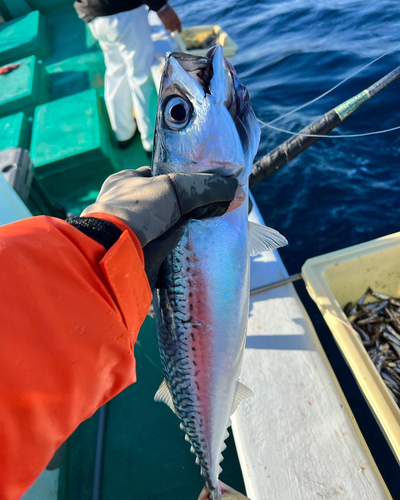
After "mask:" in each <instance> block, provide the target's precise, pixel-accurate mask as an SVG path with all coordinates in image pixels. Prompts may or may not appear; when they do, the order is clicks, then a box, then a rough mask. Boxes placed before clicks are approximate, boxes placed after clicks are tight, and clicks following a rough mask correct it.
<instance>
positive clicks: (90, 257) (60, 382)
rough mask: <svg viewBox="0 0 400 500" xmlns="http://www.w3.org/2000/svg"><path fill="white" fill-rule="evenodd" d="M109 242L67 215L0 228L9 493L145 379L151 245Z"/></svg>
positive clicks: (0, 465)
mask: <svg viewBox="0 0 400 500" xmlns="http://www.w3.org/2000/svg"><path fill="white" fill-rule="evenodd" d="M102 218H104V219H107V220H108V221H110V222H113V223H114V224H115V225H117V226H118V227H119V228H120V229H121V230H122V231H123V233H122V235H121V236H120V237H119V239H118V240H117V241H116V243H114V245H113V246H112V247H111V248H110V249H109V250H108V251H106V250H105V248H104V247H103V246H102V245H100V244H99V243H97V242H96V241H94V240H93V239H91V238H89V237H88V236H86V235H85V234H83V233H82V232H80V231H79V230H78V229H76V228H74V227H72V226H71V225H70V224H68V223H67V222H65V221H62V220H59V219H54V218H51V217H45V216H41V217H34V218H31V219H26V220H22V221H19V222H15V223H12V224H9V225H6V226H3V227H1V228H0V290H1V306H0V328H1V333H0V499H1V500H17V499H19V498H20V497H21V495H22V494H23V493H24V492H25V490H27V489H28V488H29V486H30V485H31V484H32V483H33V482H34V481H35V479H36V477H37V476H38V475H39V474H40V473H41V472H42V471H43V470H44V469H45V467H46V465H47V464H48V462H49V461H50V459H51V458H52V456H53V454H54V452H55V451H56V450H57V448H58V447H59V446H60V445H61V444H62V443H63V442H64V441H65V440H66V438H67V437H68V436H69V435H70V434H71V433H72V432H73V431H74V430H75V429H76V427H77V426H78V425H79V424H80V423H81V422H82V421H83V420H85V419H87V418H89V417H90V416H91V415H92V414H93V413H94V412H95V411H96V410H97V409H98V408H99V407H100V406H101V405H103V404H104V403H106V402H107V401H109V400H110V399H111V398H112V397H114V396H115V395H116V394H118V393H119V392H121V391H122V390H123V389H124V388H125V387H127V386H128V385H130V384H132V383H133V382H135V381H136V371H135V358H134V356H133V344H134V343H135V341H136V338H137V335H138V331H139V329H140V326H141V324H142V322H143V321H144V319H145V317H146V314H147V311H148V307H149V305H150V300H151V292H150V288H149V284H148V281H147V277H146V274H145V271H144V259H143V252H142V248H141V246H140V243H139V241H138V239H137V238H136V236H135V235H134V234H133V232H132V231H131V230H130V229H129V228H128V227H127V226H126V225H125V224H124V223H123V222H122V221H120V220H119V219H117V218H115V217H112V216H109V215H104V217H102Z"/></svg>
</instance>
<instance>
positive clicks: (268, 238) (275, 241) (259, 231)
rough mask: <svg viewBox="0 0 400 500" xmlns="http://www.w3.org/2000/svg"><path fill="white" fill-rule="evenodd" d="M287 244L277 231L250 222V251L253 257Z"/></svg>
mask: <svg viewBox="0 0 400 500" xmlns="http://www.w3.org/2000/svg"><path fill="white" fill-rule="evenodd" d="M287 244H288V241H287V239H286V238H285V237H284V236H282V235H281V233H279V232H278V231H277V230H276V229H272V228H271V227H267V226H262V225H261V224H257V223H256V222H251V221H249V250H250V255H251V256H252V257H254V256H255V255H258V254H259V253H262V252H266V251H269V250H274V249H275V248H280V247H284V246H285V245H287Z"/></svg>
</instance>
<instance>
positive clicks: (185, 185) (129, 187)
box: [82, 167, 238, 288]
mask: <svg viewBox="0 0 400 500" xmlns="http://www.w3.org/2000/svg"><path fill="white" fill-rule="evenodd" d="M237 186H238V182H237V180H236V179H234V178H227V177H221V176H220V175H216V174H166V175H158V176H156V177H152V175H151V169H150V168H149V167H142V168H139V169H137V170H123V171H121V172H118V173H117V174H114V175H111V176H110V177H109V178H108V179H107V180H106V181H105V183H104V184H103V186H102V188H101V190H100V193H99V195H98V197H97V200H96V202H95V203H94V204H93V205H90V206H89V207H87V208H86V209H85V210H84V211H83V212H82V215H86V216H87V215H89V214H91V213H96V212H100V213H107V214H111V215H114V216H116V217H118V218H120V219H121V220H123V221H124V222H125V223H126V224H127V225H128V226H129V227H130V228H131V229H132V230H133V232H134V233H135V234H136V236H137V237H138V239H139V241H140V243H141V245H142V247H143V252H144V256H145V268H146V273H147V277H148V279H149V282H150V286H151V288H154V285H155V283H156V280H157V275H158V271H159V268H160V266H161V264H162V262H163V261H164V260H165V258H166V256H167V255H168V254H169V253H170V252H171V250H173V248H174V247H175V246H176V245H177V243H178V242H179V240H180V239H181V237H182V234H183V231H184V228H185V225H186V224H187V222H188V221H189V220H190V219H204V218H208V217H217V216H221V215H223V214H224V213H225V212H226V211H227V210H228V208H229V205H230V203H231V201H232V200H233V199H234V197H235V192H236V188H237Z"/></svg>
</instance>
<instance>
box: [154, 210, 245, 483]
mask: <svg viewBox="0 0 400 500" xmlns="http://www.w3.org/2000/svg"><path fill="white" fill-rule="evenodd" d="M247 210H248V207H247V203H245V204H244V205H242V207H240V208H239V209H237V210H235V211H233V212H230V213H228V214H226V215H224V216H223V217H221V218H218V219H212V220H206V221H191V222H190V223H189V225H188V227H187V228H186V230H185V233H184V236H183V237H182V240H181V241H180V243H179V244H178V246H177V247H176V249H175V250H174V251H173V252H172V253H171V255H170V256H169V257H168V259H167V261H166V262H165V264H164V271H163V273H164V276H163V285H162V286H163V289H161V290H158V291H157V292H156V295H157V297H156V300H155V304H156V318H157V325H158V328H157V329H158V335H159V345H160V353H161V360H162V364H163V369H164V373H165V374H166V379H167V384H168V387H169V389H170V391H171V394H172V398H173V406H174V408H175V411H176V413H177V414H178V416H179V418H180V419H181V420H182V424H183V428H184V430H185V431H186V433H187V436H188V438H187V439H188V440H189V441H190V443H191V444H192V451H193V452H194V453H195V454H196V456H197V460H196V462H197V463H198V464H199V465H200V467H201V473H202V475H203V477H204V479H205V482H206V486H207V487H208V489H209V490H210V491H218V474H219V470H220V467H219V463H220V461H221V459H222V456H221V452H222V450H223V448H224V440H225V438H226V437H227V427H228V425H229V420H230V415H231V410H232V408H233V402H234V397H235V392H236V387H237V382H238V378H239V374H240V367H241V363H242V358H243V351H244V345H245V338H246V328H247V316H248V307H249V253H248V241H247V236H248V220H247Z"/></svg>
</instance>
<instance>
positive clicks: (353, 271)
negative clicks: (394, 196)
mask: <svg viewBox="0 0 400 500" xmlns="http://www.w3.org/2000/svg"><path fill="white" fill-rule="evenodd" d="M302 276H303V278H304V281H305V283H306V287H307V290H308V292H309V294H310V296H311V298H312V299H313V300H314V301H315V302H316V304H317V305H318V307H319V309H320V311H321V313H322V315H323V316H324V319H325V321H326V323H327V324H328V326H329V328H330V330H331V332H332V334H333V336H334V338H335V340H336V342H337V344H338V346H339V348H340V349H341V351H342V354H343V356H344V358H345V360H346V362H347V364H348V365H349V366H350V368H351V370H352V372H353V374H354V376H355V378H356V380H357V383H358V385H359V386H360V388H361V391H362V392H363V395H364V397H365V399H366V400H367V402H368V404H369V406H370V407H371V409H372V411H373V413H374V414H375V418H376V420H377V421H378V423H379V425H380V427H381V429H382V431H383V432H384V434H385V436H386V439H387V441H388V443H389V445H390V446H391V448H392V450H393V453H394V455H395V457H396V459H397V461H398V462H399V463H400V409H399V407H398V406H397V404H396V402H395V401H394V399H393V397H392V396H391V394H390V392H389V390H388V389H387V387H386V385H385V383H384V382H383V380H382V378H381V376H380V374H379V372H378V371H377V369H376V368H375V366H374V364H373V363H372V361H371V359H370V357H369V355H368V353H367V351H366V349H365V348H364V346H363V344H362V341H361V340H360V338H359V336H358V334H357V333H356V332H355V331H354V329H353V328H352V326H351V325H350V322H349V321H348V319H347V317H346V315H345V314H344V312H343V310H342V308H343V307H344V306H345V305H346V304H347V302H350V301H351V302H355V301H356V300H358V299H359V298H360V297H361V295H362V294H363V293H364V292H365V291H366V289H367V288H368V287H371V288H372V289H373V290H374V291H377V292H383V293H386V294H389V295H394V296H396V297H399V296H400V232H399V233H394V234H390V235H388V236H384V237H383V238H378V239H376V240H372V241H368V242H367V243H362V244H361V245H355V246H352V247H348V248H344V249H343V250H339V251H337V252H332V253H328V254H325V255H321V256H319V257H314V258H312V259H308V260H307V261H306V262H305V264H304V266H303V268H302Z"/></svg>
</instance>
